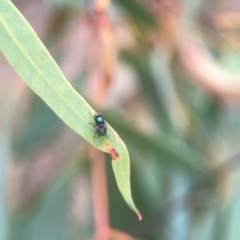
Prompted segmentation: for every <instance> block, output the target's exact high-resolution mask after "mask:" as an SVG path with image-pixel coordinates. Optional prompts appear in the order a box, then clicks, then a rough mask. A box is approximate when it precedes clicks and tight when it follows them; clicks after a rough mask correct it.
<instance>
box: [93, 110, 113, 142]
mask: <svg viewBox="0 0 240 240" xmlns="http://www.w3.org/2000/svg"><path fill="white" fill-rule="evenodd" d="M93 117H94V121H95V124H94V123H89V124H92V125H93V126H94V128H95V130H94V135H93V138H94V141H95V144H97V145H98V144H99V143H100V142H101V140H102V137H104V136H107V137H108V138H109V139H110V140H112V141H115V136H114V135H113V134H112V133H110V132H107V130H108V128H107V123H106V121H105V120H104V118H103V116H102V114H101V113H100V112H96V113H95V114H94V116H93Z"/></svg>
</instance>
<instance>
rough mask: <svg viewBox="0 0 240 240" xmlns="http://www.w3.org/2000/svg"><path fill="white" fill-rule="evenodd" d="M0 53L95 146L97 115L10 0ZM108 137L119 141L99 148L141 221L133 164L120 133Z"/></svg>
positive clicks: (0, 18) (3, 15) (3, 13)
mask: <svg viewBox="0 0 240 240" xmlns="http://www.w3.org/2000/svg"><path fill="white" fill-rule="evenodd" d="M0 50H1V51H2V53H3V54H4V55H5V57H6V58H7V60H8V61H9V63H10V64H11V65H12V67H13V68H14V69H15V70H16V72H17V73H18V74H19V75H20V76H21V78H22V79H23V80H24V81H25V82H26V83H27V85H28V86H29V87H30V88H31V89H32V90H33V91H34V92H35V93H36V94H37V95H38V96H40V97H41V98H42V99H43V101H44V102H45V103H46V104H47V105H48V106H49V107H50V108H51V109H52V110H53V111H54V112H55V113H56V114H57V115H58V116H59V118H61V119H62V120H63V121H64V122H65V123H66V124H67V125H68V126H69V127H70V128H72V129H73V130H74V131H75V132H77V133H78V134H79V135H81V136H82V137H83V138H85V139H86V140H87V141H88V142H89V143H91V144H93V145H95V144H94V139H93V130H92V127H91V126H90V125H89V124H88V122H92V120H93V119H92V118H91V116H90V115H89V113H90V114H91V115H94V113H95V111H94V110H93V109H92V107H91V106H90V105H89V104H88V103H87V102H86V101H85V99H84V98H83V97H82V96H80V95H79V94H78V93H77V92H76V91H75V89H74V88H73V87H72V86H71V85H70V84H69V82H68V81H67V80H66V79H65V77H64V76H63V74H62V72H61V70H60V69H59V67H58V65H57V64H56V62H55V61H54V60H53V58H52V57H51V56H50V54H49V52H48V51H47V49H46V48H45V47H44V45H43V44H42V42H41V41H40V39H39V38H38V37H37V35H36V33H35V32H34V30H33V29H32V28H31V26H30V25H29V24H28V23H27V21H26V20H25V19H24V17H23V16H22V15H21V13H20V12H19V11H18V10H17V9H16V8H15V6H14V5H13V4H12V3H11V1H9V0H1V1H0ZM108 128H109V129H110V130H109V133H110V132H112V134H113V135H114V136H115V138H116V139H117V141H115V142H112V141H111V140H110V139H108V138H106V137H105V138H104V139H103V141H101V143H100V144H99V146H96V147H97V148H98V149H100V150H102V151H104V152H108V153H110V154H111V156H112V159H113V161H112V165H113V170H114V174H115V178H116V181H117V184H118V188H119V190H120V192H121V193H122V195H123V197H124V199H125V201H126V202H127V204H128V205H129V207H130V208H132V209H133V210H134V211H135V212H136V213H137V214H138V216H139V219H141V215H140V213H139V212H138V210H137V208H136V206H135V204H134V202H133V199H132V196H131V187H130V163H129V155H128V151H127V148H126V146H125V144H124V142H123V141H122V140H121V139H120V138H119V137H118V135H117V133H116V132H115V131H114V130H113V129H112V128H111V127H110V126H109V127H108Z"/></svg>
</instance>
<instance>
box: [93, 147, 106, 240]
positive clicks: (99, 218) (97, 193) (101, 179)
mask: <svg viewBox="0 0 240 240" xmlns="http://www.w3.org/2000/svg"><path fill="white" fill-rule="evenodd" d="M90 152H91V159H92V161H91V179H92V195H93V209H94V221H95V239H96V240H108V239H109V230H110V229H109V217H108V196H107V181H106V169H105V159H104V153H103V152H100V151H99V150H97V149H95V148H93V147H91V150H90Z"/></svg>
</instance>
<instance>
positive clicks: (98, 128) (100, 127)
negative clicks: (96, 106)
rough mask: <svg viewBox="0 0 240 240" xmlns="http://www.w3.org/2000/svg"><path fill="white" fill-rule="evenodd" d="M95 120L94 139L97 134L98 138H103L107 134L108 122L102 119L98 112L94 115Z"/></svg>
mask: <svg viewBox="0 0 240 240" xmlns="http://www.w3.org/2000/svg"><path fill="white" fill-rule="evenodd" d="M94 120H95V125H94V127H95V132H94V137H95V135H96V134H97V135H98V136H100V137H102V136H104V135H106V134H107V127H106V122H105V120H104V119H103V117H102V114H101V113H99V112H96V113H95V114H94Z"/></svg>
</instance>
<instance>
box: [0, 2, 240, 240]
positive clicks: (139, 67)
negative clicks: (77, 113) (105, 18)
mask: <svg viewBox="0 0 240 240" xmlns="http://www.w3.org/2000/svg"><path fill="white" fill-rule="evenodd" d="M13 2H14V3H15V4H16V6H17V7H18V8H19V9H20V10H21V11H22V13H23V14H24V15H25V16H26V18H27V19H28V20H29V22H30V24H32V26H33V27H34V28H36V31H37V30H39V29H43V30H41V31H40V30H39V35H40V38H41V39H42V40H43V42H44V43H45V44H46V46H47V47H48V49H49V51H50V52H51V54H52V55H53V57H54V58H55V60H56V61H57V62H58V64H59V65H60V67H62V68H64V67H63V66H65V65H64V64H68V66H69V67H71V66H72V65H74V64H73V62H68V56H69V55H70V54H71V53H72V52H77V51H76V49H74V47H75V48H76V46H78V47H79V49H82V52H83V51H84V49H87V54H85V55H84V54H82V52H80V53H78V56H75V58H73V60H72V61H78V60H79V59H78V58H83V61H82V62H81V61H79V64H78V65H77V66H78V67H77V71H76V70H74V69H73V66H72V69H71V72H73V71H75V72H76V73H75V75H74V76H73V77H72V78H70V79H69V80H70V81H74V83H73V85H74V86H76V88H78V89H80V90H79V91H81V94H83V95H84V97H86V98H87V97H88V96H89V95H88V89H87V88H88V87H89V86H88V84H87V82H88V79H87V78H88V77H89V76H91V71H93V70H92V69H91V71H90V73H89V65H88V64H89V61H90V62H91V56H92V55H91V54H93V53H94V52H92V49H93V48H94V46H95V45H97V43H96V42H95V41H92V42H90V41H89V38H91V37H93V38H94V37H96V35H94V34H92V35H91V34H90V33H91V32H94V30H93V29H96V25H94V24H96V23H95V21H96V18H95V16H94V11H93V5H94V4H93V1H66V0H61V1H55V0H54V1H47V0H45V1H44V2H40V1H37V0H35V1H28V0H24V1H23V0H21V1H13ZM165 3H167V4H166V5H165ZM188 3H189V1H153V0H152V1H137V0H124V1H119V0H114V1H113V2H112V4H111V7H110V10H109V16H110V19H111V23H112V27H113V29H114V30H115V32H116V35H117V34H119V32H121V31H123V32H124V31H126V32H127V33H126V39H128V35H129V34H130V35H131V37H130V40H129V41H130V43H128V41H127V40H126V46H127V47H126V46H124V47H121V43H119V45H120V46H119V47H118V59H117V61H118V64H117V66H116V68H117V70H116V72H119V71H120V72H121V71H126V72H127V73H126V75H123V76H122V75H121V77H119V78H121V79H120V82H124V83H125V85H124V87H122V88H121V86H120V85H117V80H114V81H113V82H112V85H113V86H114V85H117V86H120V87H119V88H120V89H119V91H120V93H121V94H120V95H122V97H120V100H119V99H118V98H119V97H117V96H118V95H117V94H116V95H114V94H113V96H114V97H115V98H114V97H113V98H112V97H111V99H110V98H109V99H110V100H109V102H110V103H109V102H108V104H107V106H106V108H105V109H104V110H103V111H102V112H103V113H104V117H105V118H106V120H107V121H108V122H109V123H110V124H111V125H112V126H113V127H114V129H116V130H117V131H118V133H119V135H120V136H121V137H122V139H123V140H124V142H126V145H127V147H128V149H129V153H130V157H131V186H132V191H133V198H134V199H135V202H136V204H137V206H138V208H139V209H140V211H141V213H142V215H143V221H141V222H138V221H137V219H136V216H135V215H134V213H133V212H131V211H129V209H128V207H127V205H126V203H125V202H124V200H123V199H122V197H121V195H120V193H119V191H118V189H117V187H116V181H115V178H114V175H113V172H112V168H111V162H110V157H109V156H107V155H106V156H105V158H106V174H107V193H108V208H109V218H110V225H111V228H113V229H117V230H120V231H122V232H124V233H128V234H129V235H131V236H132V237H133V239H146V240H188V239H189V240H193V239H194V240H226V239H227V240H236V239H238V238H239V235H240V229H239V227H238V225H239V221H240V217H239V216H240V201H239V185H240V177H239V176H240V175H239V168H238V159H239V156H240V155H239V153H238V152H239V142H240V137H239V136H240V121H239V119H240V111H239V104H238V103H237V101H235V100H234V99H231V98H230V99H228V98H225V97H223V96H221V95H218V94H216V93H212V92H213V91H212V89H208V88H207V87H206V86H205V87H202V86H201V85H200V84H198V83H197V84H196V83H195V82H196V80H195V79H194V78H193V77H192V76H191V75H190V74H189V73H188V72H187V71H186V69H185V68H184V67H183V65H182V63H181V58H180V56H179V53H178V52H177V50H176V46H171V47H169V45H168V44H166V42H167V43H169V42H171V37H170V38H167V37H166V38H167V39H168V40H167V41H166V42H165V43H163V42H164V41H163V40H162V38H161V37H160V36H163V38H164V37H165V36H167V35H168V33H166V32H164V24H166V22H164V21H165V18H159V16H158V14H159V15H161V16H162V14H163V15H164V14H167V13H169V12H170V16H172V18H174V17H175V16H177V14H176V9H185V8H187V10H186V13H185V14H183V17H182V18H183V21H184V22H185V23H186V22H187V24H186V25H187V26H188V25H191V26H192V25H193V26H194V28H195V29H197V31H198V33H199V36H200V37H201V40H202V41H203V42H204V44H205V45H206V46H207V49H208V50H209V52H210V53H211V54H212V56H213V57H214V59H215V60H216V61H217V62H218V63H221V64H222V65H221V66H222V67H223V68H226V69H228V70H231V71H232V72H234V73H238V74H239V71H238V66H239V59H240V54H239V50H236V47H235V46H233V45H232V42H229V41H227V40H226V38H224V37H223V35H221V34H219V31H218V30H219V29H216V27H215V26H214V25H213V21H211V17H213V16H214V14H215V13H224V11H226V12H227V10H226V8H224V7H223V6H222V3H221V1H218V2H216V1H203V2H202V1H201V2H200V1H192V4H189V5H187V6H188V7H186V4H188ZM174 4H177V5H174ZM178 4H179V5H180V7H179V5H178ZM228 5H229V8H230V9H235V10H236V8H235V6H234V1H229V3H228ZM169 6H170V7H169ZM173 6H177V7H176V9H174V11H175V12H174V11H173V12H171V9H172V7H173ZM59 9H61V11H59ZM40 10H41V13H43V11H44V12H45V13H47V14H46V16H45V18H44V19H43V17H42V16H39V15H38V14H37V13H38V12H39V11H40ZM158 10H159V12H158ZM236 11H239V10H236ZM156 12H157V13H158V14H156ZM228 12H230V13H231V11H230V10H229V11H228ZM160 13H161V14H160ZM189 13H190V14H189ZM193 13H194V14H193ZM171 14H172V15H171ZM40 15H41V14H40ZM62 16H64V17H62ZM164 16H165V15H164ZM168 20H169V19H168ZM58 21H60V23H61V24H60V26H61V27H60V28H59V27H58V25H57V24H55V23H57V22H58ZM44 24H45V25H44ZM81 24H83V28H82V30H81V31H82V32H81V31H79V28H78V27H79V26H80V25H81ZM186 25H184V24H183V25H181V26H182V27H183V29H180V30H181V31H184V30H185V29H184V27H186ZM81 26H82V25H81ZM78 31H79V32H78ZM76 32H77V33H78V34H80V36H82V37H84V36H86V35H87V36H88V38H86V39H85V42H84V41H83V42H79V40H76V39H75V36H76V35H77V34H76V35H74V34H73V33H76ZM124 33H125V32H124ZM81 34H82V35H81ZM120 35H121V34H120ZM120 35H117V36H118V37H119V36H120ZM89 36H90V37H89ZM168 37H169V36H168ZM120 39H121V40H122V38H120ZM131 39H133V40H131ZM237 39H238V40H239V38H237ZM74 41H76V42H77V45H74V44H72V42H74ZM88 41H89V42H90V45H89V44H86V42H88ZM116 41H117V40H116ZM131 41H132V42H133V43H132V42H131ZM71 44H72V45H71ZM91 44H92V45H91ZM173 45H174V43H173ZM72 49H74V50H73V51H72ZM76 54H77V53H76ZM93 55H94V54H93ZM165 55H166V56H167V58H166V59H165V58H163V57H162V56H165ZM153 58H154V59H155V60H156V61H157V63H158V62H159V64H160V63H161V67H160V66H155V63H154V62H153ZM65 60H66V62H67V63H66V62H65ZM0 61H1V63H3V64H2V66H1V67H0V84H1V87H0V97H1V105H0V109H1V113H0V116H1V120H0V123H1V131H0V134H1V135H0V150H1V151H0V168H1V176H0V180H1V182H0V239H3V240H5V239H9V240H38V239H39V240H40V239H41V240H42V239H44V240H45V239H46V240H59V239H70V240H71V239H73V240H75V239H81V240H85V239H86V240H87V239H93V236H94V233H95V227H96V226H95V224H96V223H95V222H94V221H95V220H94V209H93V204H92V202H93V196H92V186H91V164H89V162H90V156H89V153H88V146H87V144H86V142H85V141H83V140H82V139H80V138H79V137H78V136H77V135H76V133H74V132H73V131H72V130H70V129H69V128H68V127H66V126H65V124H63V123H62V122H61V120H59V118H58V117H57V116H56V115H55V114H54V113H53V112H52V111H51V110H50V109H49V108H48V107H47V105H46V104H45V103H44V102H43V101H42V100H41V99H39V98H38V97H37V96H35V95H34V94H33V93H32V92H30V90H28V89H25V90H24V91H23V92H22V93H21V94H19V92H18V87H19V86H18V85H17V84H15V82H14V83H12V84H10V83H8V82H10V80H9V79H13V78H14V77H12V76H15V75H14V74H13V73H11V71H12V69H10V68H9V67H7V64H6V63H5V62H4V61H5V60H3V56H0ZM90 65H91V64H90ZM119 65H121V66H125V68H120V70H119V69H118V67H119ZM126 69H127V70H126ZM202 71H203V72H204V71H205V69H202ZM129 72H130V73H131V74H129ZM167 73H168V74H169V75H170V76H169V75H167ZM132 75H133V76H134V77H131V76H132ZM89 78H90V77H89ZM126 79H127V81H126ZM8 80H9V81H8ZM16 81H18V80H16ZM131 82H134V84H135V85H134V84H133V87H131V86H132V85H131ZM7 84H9V85H7ZM16 86H17V87H16ZM81 86H84V87H81ZM84 88H86V90H84ZM1 89H2V90H1ZM128 89H130V90H131V94H130V95H127V93H126V92H127V90H128ZM125 90H126V92H125ZM109 91H110V92H111V88H110V90H109ZM124 94H126V96H125V95H124ZM12 98H13V99H14V98H16V99H17V100H15V101H11V99H12ZM89 101H91V100H90V99H89ZM179 109H180V110H179ZM9 116H10V117H9ZM9 149H10V151H9ZM6 162H8V170H5V171H3V169H5V164H6ZM7 182H9V183H7ZM6 189H7V190H6ZM5 191H7V193H5ZM4 195H6V196H5V198H4V197H3V196H4ZM4 199H7V201H6V200H4ZM5 212H7V213H8V214H7V216H6V214H5ZM1 229H3V230H1ZM4 229H5V230H4ZM116 239H123V240H124V239H127V238H120V237H119V238H116ZM113 240H114V239H113Z"/></svg>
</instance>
